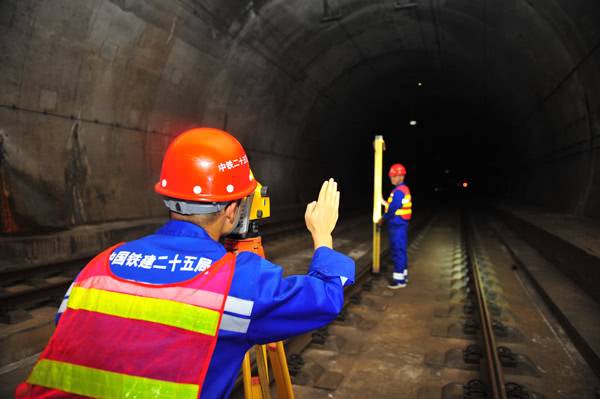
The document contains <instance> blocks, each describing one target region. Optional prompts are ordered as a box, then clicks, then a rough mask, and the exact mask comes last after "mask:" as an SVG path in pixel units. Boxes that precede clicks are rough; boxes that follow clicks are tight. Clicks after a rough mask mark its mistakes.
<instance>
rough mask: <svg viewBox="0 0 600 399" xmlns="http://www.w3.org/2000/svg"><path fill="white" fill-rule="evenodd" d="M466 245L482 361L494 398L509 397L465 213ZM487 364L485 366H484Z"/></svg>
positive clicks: (472, 235)
mask: <svg viewBox="0 0 600 399" xmlns="http://www.w3.org/2000/svg"><path fill="white" fill-rule="evenodd" d="M461 225H462V226H461V227H462V231H463V237H464V242H465V247H466V250H467V259H468V261H469V264H470V265H471V273H472V275H473V284H474V285H475V295H476V297H477V304H478V309H479V319H480V323H481V333H482V336H481V339H482V341H483V347H484V350H485V356H484V357H485V361H482V362H481V365H482V368H484V370H483V373H482V374H484V375H485V376H486V377H487V379H488V380H487V382H488V383H489V388H490V391H491V392H490V393H491V397H492V399H508V395H507V393H506V382H505V380H504V370H503V368H502V362H501V361H500V356H499V355H498V349H497V348H498V346H497V344H496V337H495V335H494V328H493V324H492V318H491V313H490V311H489V308H488V304H487V301H486V300H485V293H484V283H483V279H482V275H481V271H480V265H479V261H478V260H477V256H475V248H474V232H473V231H472V228H473V227H472V225H471V224H470V221H469V220H468V218H467V217H466V215H464V214H463V217H462V223H461ZM484 365H485V367H484Z"/></svg>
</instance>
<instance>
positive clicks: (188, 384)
mask: <svg viewBox="0 0 600 399" xmlns="http://www.w3.org/2000/svg"><path fill="white" fill-rule="evenodd" d="M115 247H116V246H115ZM115 247H113V248H110V249H108V250H106V251H104V252H103V253H101V254H99V255H98V256H96V257H95V258H94V259H93V260H92V261H91V262H90V263H89V264H88V265H87V266H86V267H85V268H84V269H83V270H82V271H81V273H80V274H79V276H78V277H77V279H76V280H75V282H74V283H73V287H72V290H71V293H70V296H69V300H68V303H67V310H66V311H65V312H64V314H63V315H62V316H61V319H60V323H59V324H58V326H57V328H56V331H55V332H54V334H53V335H52V337H51V338H50V342H49V343H48V345H47V346H46V348H45V350H44V351H43V352H42V354H41V355H40V359H39V360H38V362H37V363H36V364H35V366H34V367H33V370H32V372H31V374H30V375H29V378H28V379H27V381H26V382H25V383H23V384H21V385H20V386H19V387H18V388H17V398H38V397H43V398H70V397H82V396H83V397H94V398H156V399H158V398H164V399H175V398H177V399H196V398H199V396H200V392H201V391H202V385H203V382H204V378H205V376H206V371H207V370H208V366H209V364H210V359H211V357H212V354H213V351H214V348H215V345H216V342H217V335H218V331H219V325H220V324H221V317H222V315H223V309H224V307H225V300H226V299H227V294H228V292H229V287H230V285H231V280H232V277H233V271H234V268H235V256H234V255H233V254H231V253H227V254H226V255H225V256H224V257H223V258H222V259H221V260H219V261H218V262H215V263H214V264H213V265H212V267H211V268H210V269H208V270H207V271H205V272H204V273H201V274H199V275H196V276H195V277H193V278H192V279H189V280H187V281H184V282H179V283H176V284H168V285H153V284H145V283H137V282H133V281H129V280H124V279H121V278H119V277H117V276H115V275H114V274H112V272H111V270H110V266H109V264H108V258H109V255H110V254H111V253H112V252H113V250H114V249H115Z"/></svg>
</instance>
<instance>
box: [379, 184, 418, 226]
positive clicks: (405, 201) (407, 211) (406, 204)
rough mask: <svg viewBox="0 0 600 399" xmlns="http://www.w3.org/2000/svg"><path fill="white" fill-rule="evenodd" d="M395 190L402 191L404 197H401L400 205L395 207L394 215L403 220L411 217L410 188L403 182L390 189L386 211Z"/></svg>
mask: <svg viewBox="0 0 600 399" xmlns="http://www.w3.org/2000/svg"><path fill="white" fill-rule="evenodd" d="M396 191H402V193H403V194H404V198H402V207H401V208H398V209H396V212H395V215H396V216H400V217H401V218H402V219H404V220H410V219H411V218H412V197H411V195H410V190H409V189H408V186H406V185H404V184H402V185H399V186H396V188H394V189H393V190H392V192H391V193H390V196H389V197H388V200H387V206H386V207H385V211H386V212H387V210H388V207H389V204H391V203H392V200H393V198H394V192H396Z"/></svg>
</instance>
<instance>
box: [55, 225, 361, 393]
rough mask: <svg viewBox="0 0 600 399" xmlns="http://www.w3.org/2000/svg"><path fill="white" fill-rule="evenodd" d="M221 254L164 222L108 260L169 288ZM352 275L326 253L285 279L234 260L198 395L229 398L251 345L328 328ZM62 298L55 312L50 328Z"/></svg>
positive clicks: (197, 231) (205, 240) (248, 259)
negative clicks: (210, 355) (210, 357)
mask: <svg viewBox="0 0 600 399" xmlns="http://www.w3.org/2000/svg"><path fill="white" fill-rule="evenodd" d="M225 253H226V250H225V248H224V247H223V245H221V244H220V243H219V242H216V241H214V240H213V239H212V238H210V236H209V235H208V234H207V233H206V231H205V230H204V229H202V228H201V227H199V226H197V225H195V224H192V223H189V222H183V221H175V220H172V221H170V222H168V223H167V224H166V225H164V226H163V227H161V228H160V229H159V230H158V231H156V232H155V234H152V235H149V236H146V237H143V238H141V239H138V240H135V241H131V242H128V243H126V244H124V245H122V246H121V247H119V248H117V249H115V251H114V252H113V254H112V255H111V257H110V261H109V262H110V267H111V270H112V272H113V273H114V274H115V275H117V276H118V277H121V278H124V279H128V280H132V281H136V282H143V283H150V284H169V283H176V282H179V281H184V280H188V279H189V278H191V277H193V276H194V275H196V274H198V273H201V272H202V271H204V270H206V268H207V267H210V265H211V264H212V263H213V262H215V261H217V260H219V259H220V258H222V257H223V256H224V255H225ZM132 254H133V255H132ZM192 254H193V255H192ZM128 262H129V264H128ZM354 269H355V264H354V261H353V260H352V259H351V258H349V257H347V256H345V255H343V254H341V253H339V252H336V251H334V250H332V249H329V248H327V247H321V248H318V249H317V250H316V251H315V252H314V255H313V258H312V262H311V264H310V267H309V270H308V273H307V274H306V275H298V276H289V277H283V270H282V268H281V267H279V266H277V265H275V264H273V263H271V262H269V261H268V260H265V259H262V258H261V257H259V256H258V255H256V254H254V253H250V252H241V253H240V254H238V256H237V261H236V266H235V271H234V275H233V280H232V283H231V288H230V291H229V295H228V297H227V301H226V304H225V313H224V315H223V318H222V322H221V326H220V329H219V337H218V341H217V345H216V348H215V352H214V355H213V357H212V359H211V362H210V366H209V369H208V372H207V375H206V379H205V381H204V386H203V389H202V393H201V395H200V397H201V398H202V399H219V398H227V397H229V394H230V392H231V390H232V388H233V385H234V382H235V379H236V377H237V375H238V372H239V370H240V366H241V362H242V359H243V357H244V354H245V353H246V352H247V351H248V350H249V349H250V348H251V347H252V346H253V345H255V344H265V343H269V342H275V341H280V340H283V339H286V338H289V337H292V336H294V335H298V334H301V333H304V332H307V331H311V330H314V329H317V328H320V327H322V326H324V325H327V324H328V323H330V322H332V321H333V320H334V319H335V318H336V316H337V315H338V313H339V312H340V311H341V309H342V306H343V304H344V295H343V286H344V285H349V284H351V283H353V282H354ZM69 292H70V290H69ZM69 292H67V295H66V296H65V299H64V300H63V303H62V304H61V307H60V308H59V311H58V314H57V323H58V322H59V319H60V315H61V314H62V312H63V311H64V310H65V309H66V304H67V300H68V297H69ZM157 350H160V343H159V342H157Z"/></svg>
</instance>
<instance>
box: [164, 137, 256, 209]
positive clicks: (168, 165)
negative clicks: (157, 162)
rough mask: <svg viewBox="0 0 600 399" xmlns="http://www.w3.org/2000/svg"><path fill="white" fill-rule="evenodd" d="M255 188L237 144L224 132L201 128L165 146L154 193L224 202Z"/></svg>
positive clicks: (240, 146)
mask: <svg viewBox="0 0 600 399" xmlns="http://www.w3.org/2000/svg"><path fill="white" fill-rule="evenodd" d="M255 188H256V180H254V177H253V176H252V173H251V172H250V164H249V163H248V157H247V156H246V151H244V148H243V147H242V145H241V144H240V142H239V141H237V140H236V138H235V137H233V136H232V135H230V134H229V133H227V132H224V131H222V130H219V129H212V128H204V127H203V128H196V129H191V130H188V131H185V132H183V133H181V134H180V135H179V136H177V137H176V138H175V140H174V141H173V142H172V143H171V144H170V145H169V148H167V152H166V153H165V157H164V158H163V163H162V169H161V171H160V180H159V181H158V183H156V185H155V186H154V191H156V192H157V193H159V194H160V195H163V196H165V197H170V198H176V199H180V200H187V201H194V202H227V201H233V200H237V199H240V198H244V197H246V196H247V195H249V194H250V193H252V192H253V191H254V189H255Z"/></svg>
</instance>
